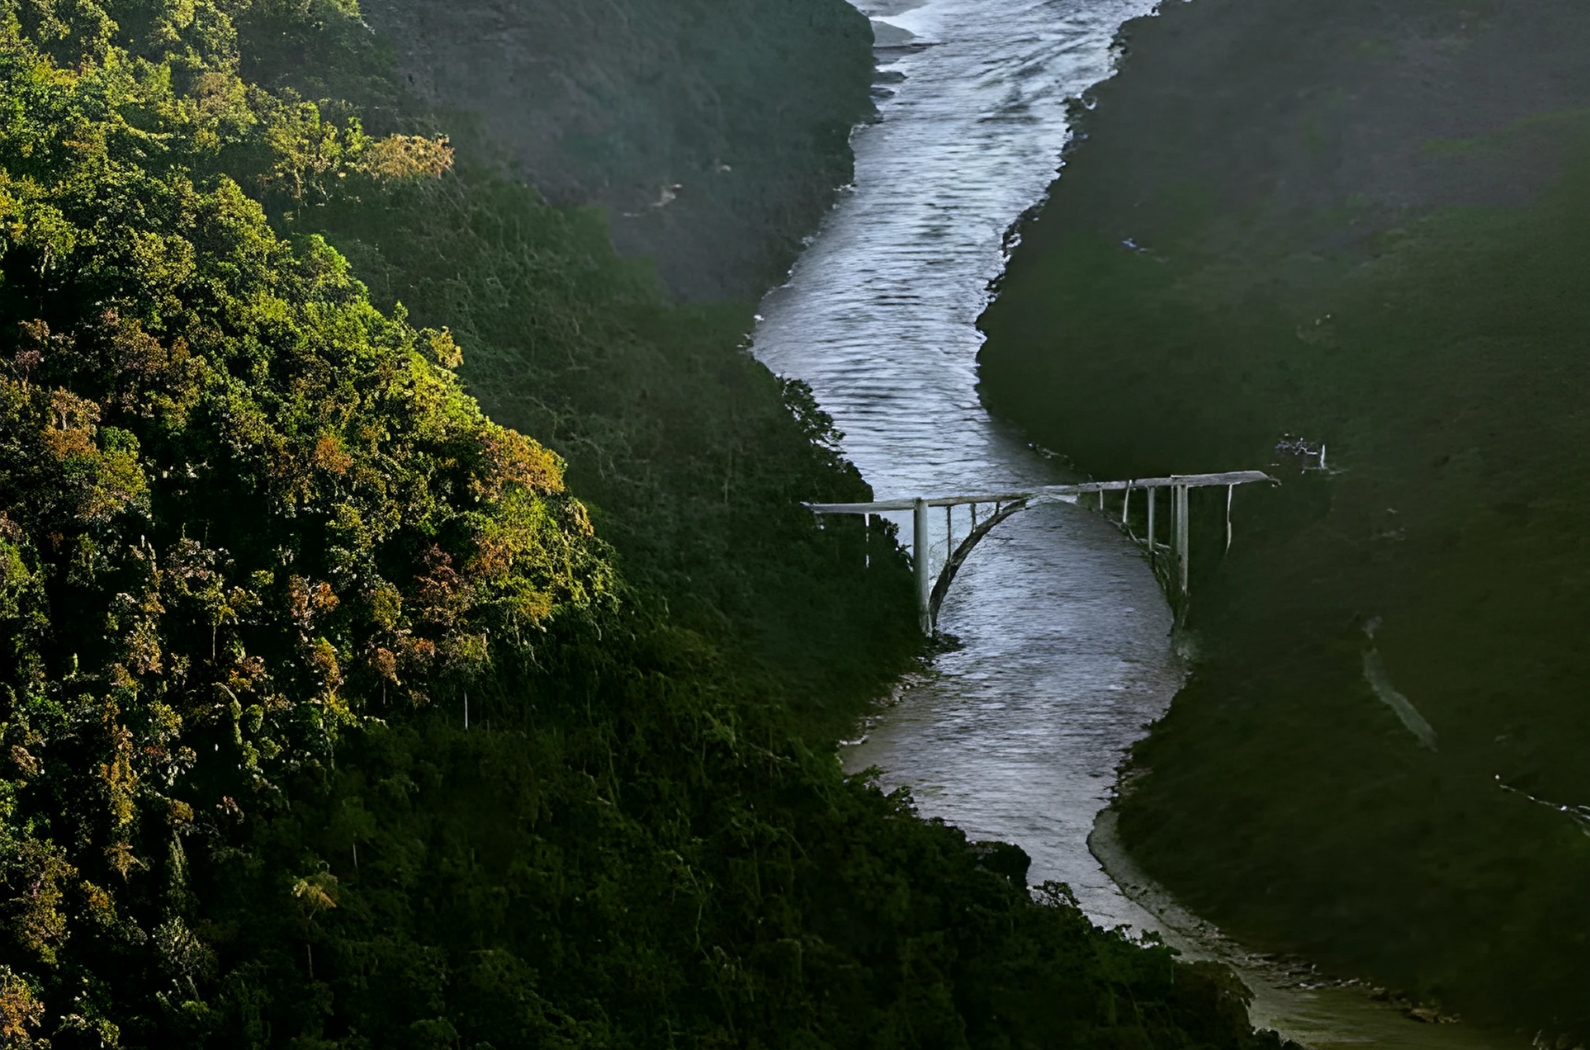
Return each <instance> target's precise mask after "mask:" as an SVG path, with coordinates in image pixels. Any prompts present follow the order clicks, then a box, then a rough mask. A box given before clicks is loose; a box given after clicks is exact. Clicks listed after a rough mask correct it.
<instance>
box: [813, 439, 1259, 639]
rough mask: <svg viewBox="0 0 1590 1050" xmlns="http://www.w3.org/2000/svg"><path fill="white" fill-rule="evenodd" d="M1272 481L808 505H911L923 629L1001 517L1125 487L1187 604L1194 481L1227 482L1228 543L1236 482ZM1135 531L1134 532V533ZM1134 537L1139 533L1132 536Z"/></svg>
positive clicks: (838, 510) (1213, 477) (856, 510)
mask: <svg viewBox="0 0 1590 1050" xmlns="http://www.w3.org/2000/svg"><path fill="white" fill-rule="evenodd" d="M1260 481H1265V482H1270V483H1271V484H1277V482H1276V481H1275V479H1274V478H1272V477H1270V476H1269V475H1268V474H1266V473H1264V472H1263V471H1262V470H1237V471H1229V472H1227V473H1223V474H1172V475H1170V476H1169V477H1163V478H1133V479H1131V480H1128V481H1084V482H1080V483H1078V484H1075V485H1046V486H1042V487H1039V488H1034V489H1027V490H1024V491H1011V492H988V493H981V494H977V495H968V496H933V497H925V496H924V497H917V498H915V499H895V500H879V501H877V502H874V503H808V504H806V506H807V507H809V508H810V509H811V510H812V511H813V512H814V513H817V514H861V515H864V516H869V517H870V516H871V515H873V514H886V513H889V512H899V511H911V512H912V534H911V560H912V563H913V564H914V566H915V568H916V584H917V588H916V590H917V608H918V614H919V616H920V619H921V624H922V630H923V632H924V633H927V634H932V633H933V631H934V630H935V628H936V627H937V624H938V617H939V608H940V606H941V605H942V604H943V602H944V595H945V594H946V593H947V592H948V591H949V587H950V584H951V583H952V582H953V581H954V579H955V574H956V573H957V572H959V571H960V568H961V566H962V565H963V564H964V563H965V561H966V558H967V557H968V556H969V555H970V554H971V553H972V549H973V548H974V547H976V546H977V544H978V542H979V541H980V540H981V539H982V538H983V537H984V536H986V535H988V533H989V532H990V531H991V530H992V529H993V528H994V526H995V525H998V524H999V523H1000V522H1001V521H1004V520H1005V519H1006V518H1008V517H1010V516H1011V515H1012V514H1015V513H1017V512H1019V511H1023V510H1026V509H1027V508H1029V507H1034V506H1037V505H1038V504H1040V503H1055V502H1064V503H1077V502H1080V501H1081V499H1082V498H1083V497H1084V496H1090V495H1094V494H1097V495H1098V499H1099V510H1101V511H1102V510H1104V509H1105V505H1104V497H1105V493H1107V492H1119V493H1121V494H1122V495H1121V525H1122V527H1123V528H1128V527H1129V521H1130V517H1131V511H1132V493H1134V492H1136V491H1137V490H1139V489H1142V490H1143V492H1144V495H1145V498H1146V499H1147V501H1148V505H1147V515H1148V523H1147V524H1148V530H1147V532H1148V534H1147V536H1146V537H1144V538H1143V539H1142V540H1141V541H1140V542H1142V543H1143V544H1144V546H1145V547H1146V548H1147V550H1148V555H1149V559H1150V561H1152V562H1154V563H1155V564H1156V568H1157V563H1158V558H1159V556H1160V552H1161V551H1165V552H1166V553H1168V554H1169V556H1170V559H1171V561H1170V564H1169V566H1168V567H1167V569H1168V571H1167V573H1166V584H1167V586H1168V587H1171V588H1174V590H1175V597H1176V598H1177V599H1178V604H1179V605H1181V606H1183V607H1184V606H1185V604H1186V599H1187V596H1188V579H1189V577H1188V566H1189V564H1190V557H1189V550H1188V548H1189V546H1190V544H1189V538H1188V527H1187V517H1188V512H1187V493H1188V491H1189V490H1191V489H1196V488H1214V487H1220V486H1224V487H1225V489H1226V547H1227V548H1228V549H1229V548H1230V546H1231V502H1232V499H1233V498H1234V494H1235V493H1236V489H1237V486H1238V485H1251V484H1253V483H1255V482H1260ZM1160 489H1169V490H1170V542H1169V543H1168V544H1163V545H1162V544H1160V542H1159V538H1158V522H1157V520H1156V518H1157V515H1156V503H1157V499H1156V497H1157V494H1158V492H1159V490H1160ZM962 506H969V507H970V508H971V531H970V532H969V533H968V534H967V536H966V538H965V539H964V540H962V541H961V543H960V545H959V546H956V545H955V522H954V518H953V515H952V512H953V509H954V508H955V507H962ZM980 506H990V507H992V508H993V509H992V511H991V512H990V513H989V514H988V515H987V516H985V517H984V518H983V519H982V521H979V520H978V517H977V508H978V507H980ZM932 507H943V508H944V515H945V523H946V527H947V528H948V531H949V551H950V553H949V554H948V556H947V557H946V558H945V562H944V566H943V568H942V569H941V570H940V572H939V574H938V577H937V579H936V580H935V579H934V576H933V573H932V569H931V566H930V564H929V563H930V560H931V559H930V554H929V545H930V539H929V532H928V510H929V508H932ZM1129 534H1130V532H1129ZM1133 538H1134V539H1136V537H1135V536H1134V537H1133Z"/></svg>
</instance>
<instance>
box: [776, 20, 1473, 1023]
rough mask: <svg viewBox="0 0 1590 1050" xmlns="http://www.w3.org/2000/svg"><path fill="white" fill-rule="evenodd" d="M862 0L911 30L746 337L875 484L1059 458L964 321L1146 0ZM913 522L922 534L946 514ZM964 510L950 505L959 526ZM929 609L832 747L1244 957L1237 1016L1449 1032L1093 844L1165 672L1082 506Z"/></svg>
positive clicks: (1167, 696) (1143, 581) (1065, 511)
mask: <svg viewBox="0 0 1590 1050" xmlns="http://www.w3.org/2000/svg"><path fill="white" fill-rule="evenodd" d="M858 6H860V7H861V8H862V9H863V10H864V11H867V13H869V14H872V15H874V16H881V15H888V16H889V19H888V20H889V23H892V24H893V25H894V26H895V27H896V28H897V29H902V30H905V31H906V32H905V33H897V32H884V33H880V34H879V39H880V40H882V41H908V44H907V45H906V46H901V47H896V48H893V49H890V50H883V51H880V62H881V63H883V64H884V65H885V66H886V73H887V74H889V75H888V76H886V77H884V78H882V79H883V80H886V81H887V82H888V83H889V85H890V86H891V87H892V89H893V90H892V94H889V95H888V96H887V97H885V98H883V99H882V100H881V102H880V115H881V118H882V119H881V120H880V121H879V122H878V123H877V124H874V125H871V126H868V127H866V128H864V129H862V130H860V131H859V132H858V133H857V135H856V137H855V149H856V182H855V186H854V187H853V188H852V190H851V191H850V192H848V193H847V194H846V195H845V196H844V197H843V198H842V200H841V203H840V205H839V207H838V208H837V209H836V210H835V212H834V213H833V215H831V216H830V218H829V221H828V223H827V224H826V226H825V228H824V230H823V231H822V233H821V235H820V236H819V237H818V238H817V240H816V241H815V242H814V243H813V244H812V245H811V247H810V248H809V249H808V251H807V252H806V254H805V255H804V256H803V257H802V259H801V261H800V263H799V264H798V266H797V267H796V269H795V270H794V272H793V274H792V275H791V278H790V281H789V283H788V284H787V285H786V286H785V287H783V288H781V289H779V290H778V291H776V292H774V293H772V294H771V295H770V296H769V297H768V298H767V300H766V301H765V303H764V305H763V307H762V313H763V320H762V323H761V324H760V326H759V328H758V329H757V333H756V341H755V352H756V354H757V356H758V357H760V358H761V359H762V360H763V361H764V362H766V363H767V364H768V365H769V367H771V368H772V369H773V370H774V371H776V372H779V373H782V374H785V375H791V376H798V377H800V378H802V379H805V380H806V381H807V382H809V383H810V384H811V386H812V388H813V390H814V391H815V393H816V395H817V398H818V400H819V401H820V402H821V404H822V406H823V407H824V408H825V409H826V410H827V411H828V412H829V413H830V414H831V415H832V416H833V417H834V419H835V420H836V422H837V423H838V425H839V428H840V429H841V430H842V431H844V432H845V434H846V439H845V449H846V452H847V454H848V455H849V456H850V458H851V459H852V460H853V461H854V462H855V463H856V465H857V466H858V467H860V469H861V471H862V473H863V474H864V475H865V476H866V477H867V479H868V481H870V482H871V484H872V486H873V488H874V490H875V491H876V492H877V494H878V497H879V498H880V499H888V498H893V497H899V496H914V495H922V494H938V493H948V492H953V491H957V490H960V491H988V490H990V489H996V490H997V489H999V488H1004V487H1007V486H1024V485H1030V484H1042V483H1050V482H1055V481H1059V480H1062V479H1061V478H1060V477H1059V476H1058V474H1057V473H1056V471H1055V470H1054V469H1053V468H1052V467H1051V465H1050V464H1049V463H1048V462H1047V461H1046V460H1044V459H1043V458H1042V457H1040V456H1038V455H1037V454H1035V453H1034V452H1032V451H1031V450H1030V449H1028V448H1027V447H1025V446H1024V445H1023V444H1021V442H1020V441H1019V440H1016V439H1014V438H1013V437H1012V436H1011V435H1010V434H1009V433H1008V432H1006V431H1004V430H1002V429H1001V428H1000V427H999V426H998V425H997V424H996V423H995V422H994V421H992V420H990V419H989V417H988V415H987V413H986V412H985V410H984V409H983V406H982V404H981V402H980V401H979V399H978V397H977V393H976V383H977V374H976V356H977V350H978V347H979V345H980V342H981V337H980V335H979V333H978V332H977V330H976V327H975V322H976V319H977V317H978V315H979V314H980V313H981V312H982V310H983V308H984V306H985V305H986V303H987V297H988V286H989V282H990V281H991V280H992V279H994V278H995V277H996V276H997V275H998V274H999V272H1000V270H1001V268H1002V266H1003V262H1004V248H1005V245H1004V239H1005V236H1006V233H1007V231H1008V230H1009V229H1010V227H1011V225H1012V223H1013V222H1015V221H1016V219H1017V218H1018V217H1019V216H1020V215H1021V214H1022V213H1023V212H1025V211H1026V210H1027V209H1028V208H1030V207H1032V206H1033V205H1034V204H1036V203H1037V202H1038V201H1039V200H1040V199H1041V198H1042V196H1043V194H1044V192H1045V191H1046V190H1047V188H1048V186H1049V184H1050V182H1051V181H1052V179H1053V177H1054V172H1055V168H1056V165H1057V163H1058V160H1059V156H1060V152H1061V149H1062V147H1063V145H1064V143H1065V138H1066V134H1067V123H1066V108H1067V99H1069V98H1073V97H1075V96H1078V95H1080V94H1081V93H1082V92H1083V91H1085V90H1086V89H1087V88H1088V87H1089V86H1090V85H1092V84H1094V83H1097V82H1098V81H1099V80H1101V79H1103V78H1104V77H1106V76H1107V75H1109V72H1110V62H1111V50H1110V49H1111V42H1112V39H1113V36H1114V33H1115V31H1116V29H1117V27H1118V26H1119V24H1120V23H1121V22H1122V21H1124V20H1125V19H1127V18H1131V17H1134V16H1136V15H1139V14H1142V13H1145V11H1146V10H1147V9H1148V8H1149V7H1150V6H1151V4H1149V3H1148V2H1147V0H1092V2H1089V0H927V2H926V3H920V4H911V3H905V2H900V0H876V6H874V7H872V8H870V9H869V7H868V5H867V3H864V2H863V3H859V4H858ZM1056 410H1057V411H1060V410H1062V408H1061V406H1057V407H1056ZM932 520H933V522H934V525H935V527H936V528H937V529H938V530H939V533H938V536H937V543H936V548H935V555H936V557H938V558H942V557H943V552H944V550H945V546H946V545H945V538H946V537H945V523H944V520H943V519H942V518H941V517H939V516H938V515H937V514H935V515H934V517H933V519H932ZM968 527H969V522H968V521H967V520H966V519H965V518H961V519H959V520H958V521H957V523H956V533H957V535H961V536H964V535H965V532H966V530H967V528H968ZM940 626H941V627H942V628H943V629H944V630H945V631H947V632H949V633H951V634H953V635H955V636H957V637H958V638H959V639H960V642H961V646H960V647H959V648H957V649H955V650H953V651H951V652H948V653H946V654H944V655H943V656H941V657H940V659H939V660H938V661H937V665H936V670H937V674H936V675H935V676H933V677H932V678H931V679H929V680H927V681H925V682H922V683H918V684H916V685H915V686H913V687H912V688H909V689H907V690H905V691H904V692H903V694H902V696H901V698H900V702H899V703H898V704H897V705H895V706H894V707H893V708H891V709H890V710H889V711H888V712H886V713H885V714H884V715H883V716H882V717H881V718H880V719H879V721H878V723H877V724H875V725H874V726H872V727H870V731H869V733H868V735H867V737H866V738H865V740H864V741H863V742H862V743H860V744H859V745H858V746H855V747H852V748H849V749H848V751H847V755H846V764H847V767H848V768H850V769H852V770H857V769H863V768H866V767H868V766H874V765H875V766H878V767H880V768H881V769H882V770H883V771H884V775H883V780H884V783H885V784H886V785H888V786H894V785H899V784H908V785H911V787H912V788H913V790H914V792H915V795H916V798H917V802H918V804H919V806H920V808H921V810H922V812H923V813H925V814H927V815H930V816H940V817H943V818H945V819H946V820H948V821H951V822H952V823H955V824H957V825H959V826H960V827H962V828H964V829H965V830H966V831H967V833H968V834H969V835H971V836H972V837H973V838H999V839H1004V840H1007V841H1014V842H1016V843H1018V844H1020V845H1021V846H1022V847H1023V848H1024V849H1025V850H1026V851H1027V852H1028V853H1029V854H1030V855H1031V856H1032V858H1033V866H1032V874H1031V877H1032V878H1033V879H1034V880H1035V881H1037V880H1042V879H1056V880H1061V881H1064V882H1067V883H1069V884H1070V885H1071V887H1072V889H1073V890H1074V891H1075V893H1076V895H1077V898H1078V900H1079V902H1080V903H1081V905H1082V907H1083V908H1084V909H1085V910H1086V911H1087V912H1088V914H1089V915H1091V916H1092V917H1093V918H1094V919H1095V921H1097V922H1099V923H1101V924H1104V925H1116V924H1130V925H1132V926H1134V927H1138V928H1158V929H1162V930H1163V931H1164V932H1165V933H1166V935H1167V937H1168V938H1169V939H1171V941H1172V943H1176V944H1177V945H1178V946H1180V947H1183V948H1184V950H1187V951H1188V952H1189V954H1194V955H1198V956H1211V955H1213V956H1219V957H1224V958H1228V959H1230V960H1231V961H1234V962H1237V963H1239V964H1242V965H1243V969H1244V972H1245V973H1246V974H1247V976H1248V977H1249V979H1250V981H1252V982H1253V983H1257V984H1261V985H1264V987H1263V988H1262V989H1261V1001H1260V1003H1258V1004H1256V1010H1255V1019H1256V1020H1258V1021H1261V1022H1263V1023H1268V1024H1273V1025H1276V1026H1277V1027H1281V1028H1282V1029H1283V1030H1285V1031H1289V1032H1296V1033H1297V1034H1298V1035H1299V1036H1304V1035H1306V1036H1307V1037H1308V1038H1309V1039H1310V1041H1311V1042H1314V1043H1315V1044H1316V1045H1330V1044H1334V1043H1349V1042H1357V1043H1365V1042H1368V1043H1375V1044H1378V1045H1407V1046H1424V1045H1435V1044H1431V1043H1430V1041H1429V1040H1430V1039H1435V1040H1436V1044H1438V1045H1443V1046H1456V1045H1463V1043H1462V1041H1461V1040H1458V1041H1454V1040H1452V1039H1445V1040H1444V1041H1443V1039H1442V1038H1441V1037H1440V1036H1439V1035H1437V1034H1434V1033H1437V1032H1449V1031H1451V1030H1452V1029H1451V1028H1450V1027H1449V1026H1437V1027H1430V1028H1429V1029H1428V1031H1423V1030H1422V1029H1423V1026H1416V1025H1412V1024H1410V1023H1409V1022H1407V1021H1404V1020H1403V1019H1402V1018H1400V1017H1398V1016H1396V1015H1392V1014H1389V1013H1388V1012H1387V1011H1385V1010H1384V1009H1380V1008H1373V1007H1371V1006H1370V1004H1368V1002H1367V1000H1366V998H1365V997H1364V995H1363V994H1362V993H1361V992H1346V991H1344V992H1336V993H1333V992H1324V993H1318V992H1315V991H1312V990H1309V989H1298V988H1290V989H1286V988H1282V987H1280V986H1281V985H1285V984H1296V980H1295V979H1291V978H1288V976H1287V975H1286V974H1284V973H1282V972H1279V971H1275V972H1271V971H1267V970H1266V969H1265V968H1264V967H1263V966H1259V965H1258V964H1257V963H1255V961H1254V960H1252V959H1249V958H1246V957H1243V956H1242V955H1241V953H1240V951H1238V950H1237V949H1235V948H1234V947H1233V946H1230V945H1227V944H1222V943H1220V942H1219V940H1218V938H1216V937H1214V936H1213V935H1212V933H1211V932H1210V931H1207V930H1202V931H1201V930H1199V929H1198V928H1197V924H1196V922H1195V921H1193V920H1190V919H1189V920H1188V921H1185V922H1179V921H1173V919H1174V917H1173V916H1169V913H1165V907H1164V906H1162V905H1165V902H1158V903H1156V902H1155V901H1154V899H1153V897H1152V895H1151V894H1150V893H1146V892H1145V891H1144V885H1145V882H1144V880H1142V879H1141V877H1139V876H1136V875H1135V874H1134V875H1131V876H1130V877H1127V876H1123V877H1122V881H1123V883H1127V884H1128V885H1131V886H1132V887H1133V896H1134V897H1136V898H1138V899H1141V900H1144V901H1147V902H1149V903H1150V905H1151V906H1152V907H1154V910H1155V911H1156V912H1162V913H1165V914H1166V915H1167V916H1168V917H1167V918H1166V919H1165V920H1161V919H1159V918H1156V917H1154V916H1153V915H1151V914H1150V913H1149V912H1148V911H1145V910H1144V908H1143V907H1140V906H1139V905H1138V904H1137V903H1134V901H1133V900H1132V899H1129V898H1128V896H1127V895H1126V894H1123V893H1122V891H1121V889H1120V888H1119V887H1118V886H1117V884H1116V882H1115V881H1112V879H1111V878H1110V876H1109V875H1108V874H1106V872H1105V870H1104V868H1103V867H1102V866H1101V865H1100V863H1099V862H1098V861H1097V860H1096V859H1095V857H1094V855H1093V853H1091V852H1090V851H1089V848H1088V836H1089V834H1090V832H1092V831H1093V828H1094V823H1095V819H1096V818H1097V817H1098V815H1099V813H1100V811H1101V810H1102V809H1103V808H1104V807H1105V805H1106V804H1107V803H1108V800H1109V798H1110V794H1111V791H1112V789H1113V783H1114V774H1115V769H1116V766H1117V765H1118V763H1119V761H1120V759H1121V756H1122V754H1123V753H1124V751H1125V749H1126V748H1127V747H1128V746H1130V744H1131V743H1132V742H1133V741H1134V740H1136V739H1138V738H1139V737H1140V736H1141V735H1142V732H1143V729H1144V727H1145V726H1146V724H1147V723H1149V722H1151V721H1152V720H1154V719H1156V718H1158V717H1159V716H1160V715H1161V714H1162V713H1163V712H1164V710H1165V708H1166V707H1167V705H1168V704H1169V703H1170V700H1171V697H1172V695H1173V694H1174V692H1175V690H1176V688H1177V686H1178V684H1179V683H1180V681H1181V675H1182V669H1181V667H1180V665H1179V663H1178V661H1177V659H1176V657H1175V655H1174V654H1173V652H1172V649H1171V639H1170V628H1171V616H1170V613H1169V611H1168V609H1167V608H1166V605H1165V602H1164V600H1163V598H1162V596H1161V594H1160V592H1159V589H1158V585H1157V583H1156V582H1155V580H1154V578H1153V576H1152V574H1151V573H1150V572H1149V570H1148V568H1147V566H1146V565H1145V564H1144V563H1143V561H1142V559H1141V558H1140V557H1138V555H1137V552H1136V550H1135V548H1133V547H1132V546H1131V545H1130V544H1128V543H1127V542H1126V541H1125V540H1124V539H1123V538H1122V537H1121V535H1120V534H1119V533H1118V532H1117V531H1116V530H1115V529H1114V528H1113V527H1112V526H1111V525H1110V524H1109V523H1108V522H1107V521H1106V520H1104V518H1103V517H1102V516H1100V515H1098V514H1096V513H1094V512H1092V511H1089V510H1086V509H1083V508H1081V507H1076V506H1069V505H1064V504H1061V505H1047V506H1043V507H1039V508H1037V509H1034V510H1032V511H1028V512H1026V513H1023V514H1019V515H1017V516H1016V517H1014V518H1013V519H1011V520H1010V521H1009V522H1007V523H1005V524H1003V525H1001V526H1000V527H999V529H998V530H996V531H995V532H994V533H993V534H992V535H991V536H990V537H989V538H988V539H987V540H985V541H984V543H983V544H982V545H981V546H980V547H979V548H978V550H977V553H976V554H975V555H973V557H972V558H971V560H970V561H969V562H968V563H967V565H966V567H965V568H964V569H963V570H962V572H961V575H960V576H959V578H958V579H957V581H956V584H955V587H954V588H953V589H952V590H951V591H950V594H949V597H948V599H947V600H946V602H945V605H944V609H943V614H942V616H941V619H940ZM1100 852H1101V853H1104V854H1105V855H1106V856H1110V855H1111V854H1110V851H1109V850H1108V849H1107V848H1101V849H1100ZM1117 861H1118V862H1119V863H1117ZM1121 865H1129V860H1128V859H1126V858H1124V857H1117V858H1115V860H1114V861H1112V865H1111V866H1112V869H1114V870H1115V871H1116V873H1117V874H1118V875H1119V874H1121V872H1122V871H1123V870H1124V869H1123V868H1122V867H1121ZM1166 906H1168V905H1166ZM1321 995H1323V996H1324V998H1323V999H1322V998H1320V996H1321ZM1366 1019H1367V1020H1366ZM1402 1029H1407V1030H1408V1031H1407V1032H1405V1033H1404V1034H1405V1035H1406V1036H1407V1038H1401V1037H1397V1036H1396V1035H1395V1032H1396V1031H1399V1030H1402ZM1415 1030H1419V1036H1418V1038H1415V1037H1414V1031H1415ZM1388 1033H1390V1034H1388ZM1464 1038H1465V1039H1466V1038H1468V1036H1467V1035H1466V1036H1465V1037H1464ZM1470 1045H1473V1044H1470Z"/></svg>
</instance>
